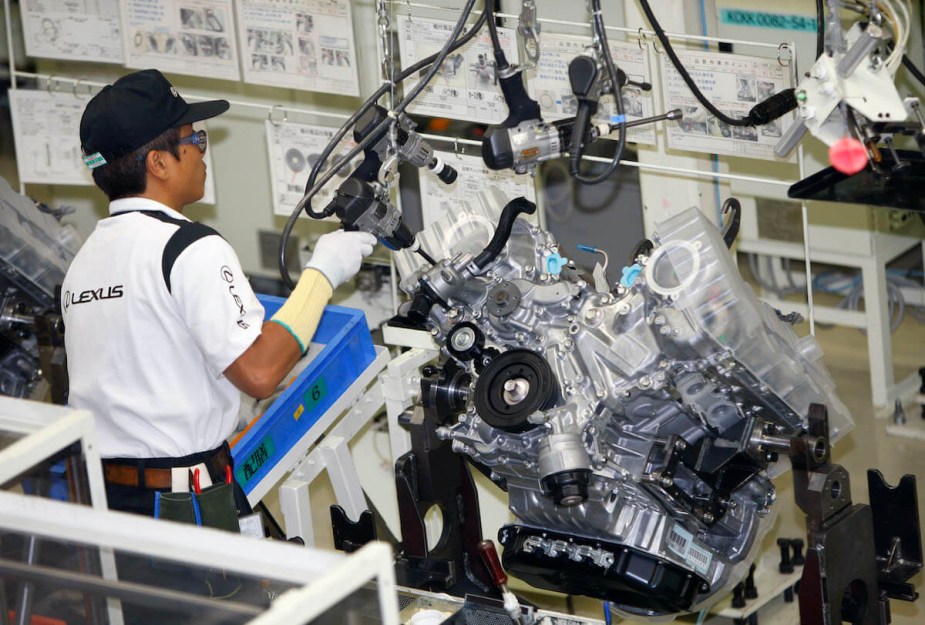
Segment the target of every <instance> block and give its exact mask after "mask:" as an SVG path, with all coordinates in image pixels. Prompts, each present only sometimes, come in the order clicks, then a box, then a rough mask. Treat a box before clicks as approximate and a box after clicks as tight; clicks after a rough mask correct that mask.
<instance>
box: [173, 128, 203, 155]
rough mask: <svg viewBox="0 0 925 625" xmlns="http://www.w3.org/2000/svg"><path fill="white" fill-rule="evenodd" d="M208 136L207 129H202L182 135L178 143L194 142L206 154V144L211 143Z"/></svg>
mask: <svg viewBox="0 0 925 625" xmlns="http://www.w3.org/2000/svg"><path fill="white" fill-rule="evenodd" d="M208 138H209V136H208V135H207V134H206V131H205V130H200V131H198V132H194V133H193V134H191V135H188V136H186V137H181V138H180V140H179V141H177V145H184V144H192V145H195V146H196V147H198V148H199V151H200V152H202V153H203V154H204V153H205V151H206V146H207V145H208V143H209V141H208Z"/></svg>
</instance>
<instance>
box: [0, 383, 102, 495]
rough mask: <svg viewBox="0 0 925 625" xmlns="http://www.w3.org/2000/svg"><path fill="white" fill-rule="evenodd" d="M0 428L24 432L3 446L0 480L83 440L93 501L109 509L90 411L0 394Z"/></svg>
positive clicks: (82, 446) (5, 480)
mask: <svg viewBox="0 0 925 625" xmlns="http://www.w3.org/2000/svg"><path fill="white" fill-rule="evenodd" d="M0 432H11V433H14V434H20V435H23V436H24V437H23V438H21V439H19V440H18V441H15V442H14V443H13V444H12V445H10V446H8V447H6V448H5V449H2V450H0V483H5V482H8V481H10V480H12V479H14V478H15V477H16V476H17V475H20V474H22V473H23V472H24V471H26V470H27V469H29V468H30V467H34V466H35V465H36V464H38V463H40V462H42V461H43V460H45V459H47V458H50V457H51V456H53V455H54V454H56V453H58V452H59V451H61V450H62V449H64V448H65V447H67V446H68V445H71V444H73V443H80V445H81V448H82V449H83V452H84V455H85V456H86V460H87V463H86V464H87V481H88V485H89V488H90V503H91V505H92V506H93V507H95V508H97V509H100V510H105V509H106V486H105V484H104V483H103V468H102V463H101V462H100V454H99V451H98V450H97V448H96V430H95V429H94V426H93V415H92V414H91V413H90V412H89V411H87V410H75V409H73V408H65V407H63V406H56V405H54V404H45V403H39V402H35V401H29V400H25V399H14V398H12V397H3V396H0Z"/></svg>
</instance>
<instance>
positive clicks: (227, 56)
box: [122, 0, 241, 80]
mask: <svg viewBox="0 0 925 625" xmlns="http://www.w3.org/2000/svg"><path fill="white" fill-rule="evenodd" d="M122 37H123V43H124V46H125V58H126V65H127V66H128V67H134V68H139V69H144V68H148V67H157V68H158V69H160V70H161V71H164V72H174V73H177V74H188V75H191V76H203V77H208V78H224V79H228V80H239V79H240V77H241V75H240V71H239V70H238V53H237V44H236V43H235V31H234V14H233V11H232V6H231V0H212V1H210V2H205V1H202V0H182V1H179V2H178V1H174V0H129V1H127V2H125V3H124V5H123V12H122Z"/></svg>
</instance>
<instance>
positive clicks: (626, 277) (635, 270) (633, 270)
mask: <svg viewBox="0 0 925 625" xmlns="http://www.w3.org/2000/svg"><path fill="white" fill-rule="evenodd" d="M640 273H642V265H640V264H639V263H636V264H634V265H631V266H629V267H624V268H623V277H622V278H620V284H622V285H623V286H625V287H626V288H629V287H631V286H633V283H634V282H636V278H637V276H639V274H640Z"/></svg>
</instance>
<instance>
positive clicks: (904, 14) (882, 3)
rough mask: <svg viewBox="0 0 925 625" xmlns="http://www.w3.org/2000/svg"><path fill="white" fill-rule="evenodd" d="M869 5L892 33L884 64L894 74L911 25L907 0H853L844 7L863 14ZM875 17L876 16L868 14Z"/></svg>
mask: <svg viewBox="0 0 925 625" xmlns="http://www.w3.org/2000/svg"><path fill="white" fill-rule="evenodd" d="M871 5H873V6H875V7H876V9H877V10H878V11H879V12H880V15H882V17H883V21H884V22H885V24H886V26H887V27H888V28H889V29H890V32H891V33H892V35H893V46H892V50H891V51H890V54H889V56H887V58H886V61H885V62H884V64H885V65H886V67H887V70H889V72H890V75H891V76H895V75H896V72H897V71H898V70H899V66H900V65H902V62H903V55H904V54H905V52H906V45H907V44H908V42H909V32H910V30H911V26H912V20H911V17H910V12H909V6H908V0H876V1H875V2H873V3H871V2H861V1H860V0H854V2H852V3H851V4H849V5H847V6H846V8H848V9H850V10H853V11H858V12H860V13H863V14H867V13H869V12H870V9H871ZM870 17H871V18H872V19H876V18H877V16H874V15H872V16H870Z"/></svg>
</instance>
